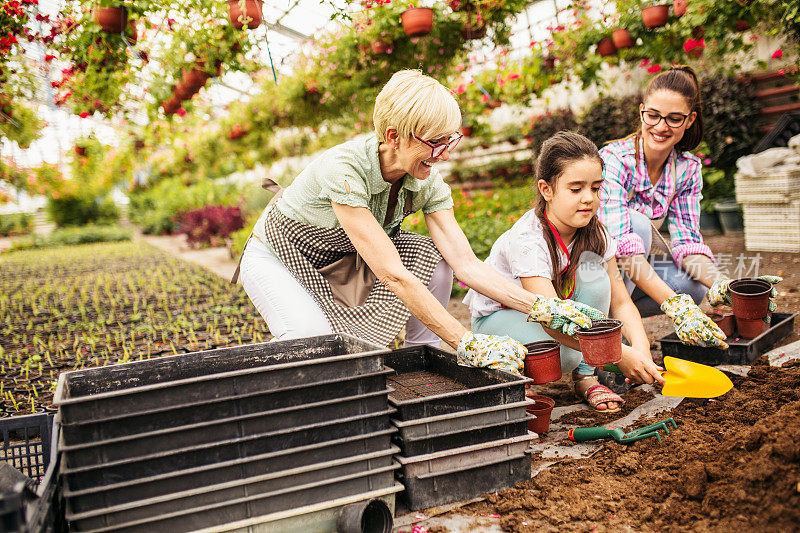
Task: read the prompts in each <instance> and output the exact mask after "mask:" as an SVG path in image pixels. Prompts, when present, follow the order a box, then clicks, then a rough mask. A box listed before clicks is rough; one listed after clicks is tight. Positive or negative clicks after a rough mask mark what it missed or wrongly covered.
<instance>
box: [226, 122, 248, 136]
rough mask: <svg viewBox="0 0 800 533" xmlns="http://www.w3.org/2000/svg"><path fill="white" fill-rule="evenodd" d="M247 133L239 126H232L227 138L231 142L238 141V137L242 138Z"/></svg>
mask: <svg viewBox="0 0 800 533" xmlns="http://www.w3.org/2000/svg"><path fill="white" fill-rule="evenodd" d="M245 133H247V132H246V131H245V129H244V128H243V127H242V125H241V124H234V125H233V126H232V127H231V131H230V133H228V138H229V139H231V140H234V139H238V138H239V137H242V136H244V134H245Z"/></svg>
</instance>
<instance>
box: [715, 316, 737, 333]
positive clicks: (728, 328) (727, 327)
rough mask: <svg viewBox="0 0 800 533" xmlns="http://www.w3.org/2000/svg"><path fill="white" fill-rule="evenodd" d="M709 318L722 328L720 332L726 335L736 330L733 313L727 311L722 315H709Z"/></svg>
mask: <svg viewBox="0 0 800 533" xmlns="http://www.w3.org/2000/svg"><path fill="white" fill-rule="evenodd" d="M709 316H710V317H711V320H713V321H714V324H716V325H717V326H719V329H721V330H722V333H724V334H725V336H726V337H730V336H731V335H733V332H734V331H736V329H735V327H736V321H735V320H734V318H733V314H731V313H727V314H724V315H709Z"/></svg>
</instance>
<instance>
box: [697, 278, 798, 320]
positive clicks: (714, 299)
mask: <svg viewBox="0 0 800 533" xmlns="http://www.w3.org/2000/svg"><path fill="white" fill-rule="evenodd" d="M756 279H763V280H764V281H768V282H769V283H772V285H773V287H772V292H771V293H770V296H769V312H770V313H772V312H773V311H775V309H777V308H778V306H777V305H776V304H775V300H774V299H775V298H776V297H777V296H778V290H777V289H776V288H775V284H776V283H780V282H781V281H783V278H782V277H780V276H769V275H765V276H758V278H756ZM731 281H733V280H732V279H730V278H720V279H718V280H717V281H715V282H714V283H713V284H712V285H711V287H710V288H709V289H708V294H707V295H706V297H707V298H708V303H710V304H711V305H714V306H717V305H722V304H727V305H731V289H730V287H729V285H730V284H731ZM764 321H765V322H766V323H767V324H769V321H770V316H769V315H767V316H766V317H764Z"/></svg>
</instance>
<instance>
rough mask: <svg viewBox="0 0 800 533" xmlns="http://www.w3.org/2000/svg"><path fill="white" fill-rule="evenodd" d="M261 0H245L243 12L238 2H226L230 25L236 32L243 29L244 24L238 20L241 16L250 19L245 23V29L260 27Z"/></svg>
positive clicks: (233, 0) (231, 0) (237, 0)
mask: <svg viewBox="0 0 800 533" xmlns="http://www.w3.org/2000/svg"><path fill="white" fill-rule="evenodd" d="M262 4H263V2H262V1H261V0H245V2H244V11H242V6H241V4H240V3H239V0H230V1H229V2H228V17H230V19H231V24H233V27H234V28H236V29H237V30H241V29H242V28H244V22H242V21H241V20H239V19H240V18H242V16H244V17H246V18H248V19H250V20H248V21H247V27H248V28H250V29H251V30H252V29H254V28H258V27H259V26H260V25H261V6H262Z"/></svg>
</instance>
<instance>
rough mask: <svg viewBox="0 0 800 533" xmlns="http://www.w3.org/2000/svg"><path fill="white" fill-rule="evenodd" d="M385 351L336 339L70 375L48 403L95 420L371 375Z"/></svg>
mask: <svg viewBox="0 0 800 533" xmlns="http://www.w3.org/2000/svg"><path fill="white" fill-rule="evenodd" d="M386 351H387V350H386V349H382V348H380V347H378V346H376V345H374V344H370V343H367V342H364V341H362V340H359V339H356V338H355V337H350V336H349V335H344V334H336V335H323V336H319V337H308V338H305V339H294V340H288V341H281V342H265V343H260V344H248V345H243V346H234V347H231V348H220V349H216V350H206V351H202V352H193V353H188V354H181V355H177V356H171V357H160V358H157V359H148V360H145V361H134V362H131V363H124V364H119V365H111V366H104V367H99V368H88V369H85V370H75V371H72V372H65V373H62V374H61V375H60V376H59V378H58V385H57V386H56V392H55V400H54V402H53V403H54V404H55V405H57V406H58V407H59V416H60V417H61V421H62V423H63V424H74V423H79V422H90V421H91V422H96V421H100V420H107V419H111V418H118V417H120V416H122V415H133V414H144V413H147V412H149V411H152V410H153V409H158V408H163V407H164V406H175V407H177V406H182V405H190V404H193V403H197V402H200V401H203V400H212V399H215V398H233V397H236V396H237V395H241V394H251V393H258V392H261V393H264V392H270V391H275V390H279V389H281V388H283V387H285V386H286V384H289V383H290V384H292V385H300V384H306V385H310V384H313V383H320V382H325V381H329V380H333V379H337V378H344V377H347V376H357V375H363V374H368V373H374V372H378V371H380V370H381V358H380V354H382V353H384V352H386Z"/></svg>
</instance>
